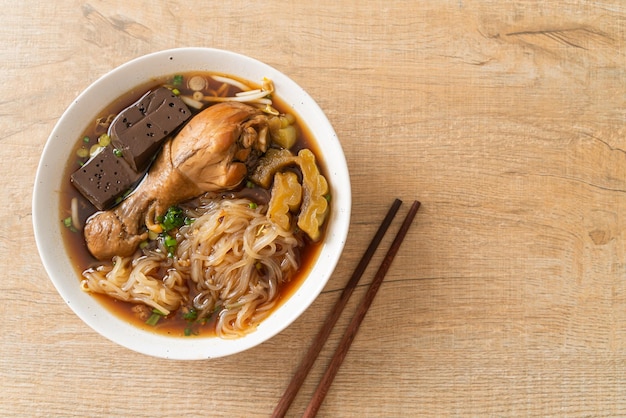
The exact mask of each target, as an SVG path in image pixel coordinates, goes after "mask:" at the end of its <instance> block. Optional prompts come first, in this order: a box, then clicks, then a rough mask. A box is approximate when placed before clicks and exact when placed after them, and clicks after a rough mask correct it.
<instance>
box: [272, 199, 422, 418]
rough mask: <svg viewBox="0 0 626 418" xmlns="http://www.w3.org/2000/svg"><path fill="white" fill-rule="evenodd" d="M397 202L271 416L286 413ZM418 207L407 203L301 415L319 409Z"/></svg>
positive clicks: (417, 204)
mask: <svg viewBox="0 0 626 418" xmlns="http://www.w3.org/2000/svg"><path fill="white" fill-rule="evenodd" d="M401 204H402V201H401V200H400V199H395V200H394V202H393V204H392V205H391V208H389V211H388V212H387V215H386V216H385V218H384V219H383V222H382V223H381V224H380V226H379V228H378V231H376V234H375V235H374V238H373V239H372V242H370V245H369V246H368V247H367V249H366V250H365V253H364V254H363V256H362V257H361V260H360V261H359V263H358V264H357V267H356V269H355V270H354V272H353V273H352V276H351V277H350V280H349V281H348V284H347V285H346V287H345V288H344V290H343V291H342V292H341V295H340V296H339V300H337V302H336V303H335V305H334V306H333V308H332V310H331V312H330V313H329V314H328V317H327V318H326V321H325V322H324V324H323V325H322V327H321V328H320V330H319V332H318V334H317V336H316V337H315V339H314V340H313V343H312V344H311V346H310V347H309V350H308V351H307V353H306V355H305V356H304V358H303V359H302V362H301V363H300V365H299V366H298V369H296V372H295V373H294V375H293V377H292V379H291V381H290V382H289V385H288V386H287V389H286V390H285V392H284V394H283V396H282V397H281V399H280V401H279V402H278V404H277V405H276V408H275V409H274V412H273V413H272V417H275V418H278V417H281V418H282V417H284V416H285V414H286V413H287V410H288V409H289V407H290V406H291V403H292V402H293V400H294V398H295V397H296V394H297V393H298V390H299V389H300V387H301V386H302V383H303V382H304V379H305V378H306V376H307V375H308V373H309V371H310V370H311V367H312V366H313V363H314V362H315V360H316V359H317V356H318V355H319V353H320V351H321V350H322V347H323V346H324V344H325V343H326V340H327V339H328V336H329V335H330V332H331V331H332V329H333V327H334V326H335V324H336V323H337V320H338V319H339V316H340V315H341V312H342V311H343V309H344V308H345V306H346V304H347V303H348V299H350V296H351V295H352V292H353V291H354V289H355V288H356V286H357V284H358V283H359V280H360V279H361V276H362V275H363V273H364V271H365V269H366V268H367V266H368V264H369V262H370V260H371V259H372V257H373V255H374V252H376V249H377V248H378V245H379V244H380V242H381V241H382V239H383V237H384V235H385V233H386V232H387V229H388V228H389V225H391V222H392V221H393V218H394V217H395V215H396V213H397V212H398V209H399V208H400V205H401ZM419 207H420V202H418V201H417V200H416V201H414V202H413V204H412V205H411V208H410V209H409V212H408V213H407V215H406V217H405V219H404V221H403V223H402V226H401V227H400V229H399V231H398V233H397V234H396V237H395V239H394V240H393V242H392V243H391V246H390V247H389V250H388V251H387V254H386V255H385V257H384V259H383V261H382V263H381V265H380V267H379V269H378V271H377V272H376V275H375V276H374V280H373V281H372V283H371V284H370V286H369V288H368V290H367V293H366V294H365V296H364V298H363V300H362V301H361V303H360V304H359V306H358V308H357V311H356V312H355V314H354V316H353V317H352V320H351V322H350V324H349V325H348V328H347V329H346V331H345V333H344V335H343V337H342V339H341V341H340V343H339V346H338V347H337V349H336V351H335V354H334V355H333V358H332V359H331V362H330V364H329V365H328V367H327V369H326V372H325V373H324V375H323V376H322V380H321V381H320V383H319V384H318V386H317V389H316V390H315V393H314V394H313V396H312V397H311V400H310V402H309V405H308V406H307V408H306V410H305V412H304V415H303V416H304V417H314V416H315V415H316V414H317V411H318V410H319V408H320V406H321V405H322V402H323V401H324V398H325V397H326V394H327V393H328V390H329V388H330V385H331V383H332V381H333V379H334V378H335V375H336V374H337V372H338V371H339V367H340V366H341V363H342V362H343V360H344V358H345V357H346V354H347V353H348V349H349V348H350V345H351V344H352V341H353V340H354V337H355V336H356V333H357V331H358V329H359V326H360V325H361V322H362V321H363V318H364V317H365V314H366V313H367V310H368V309H369V307H370V305H371V304H372V302H373V300H374V297H375V296H376V293H377V292H378V289H379V288H380V285H381V284H382V281H383V278H384V277H385V275H386V274H387V271H388V270H389V267H390V266H391V262H392V261H393V259H394V257H395V256H396V253H397V252H398V250H399V249H400V245H401V244H402V241H403V240H404V237H405V236H406V234H407V232H408V230H409V227H410V226H411V222H413V218H415V215H416V213H417V210H418V209H419Z"/></svg>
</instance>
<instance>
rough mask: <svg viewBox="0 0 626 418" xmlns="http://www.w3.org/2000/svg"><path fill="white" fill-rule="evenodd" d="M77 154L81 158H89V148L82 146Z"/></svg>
mask: <svg viewBox="0 0 626 418" xmlns="http://www.w3.org/2000/svg"><path fill="white" fill-rule="evenodd" d="M76 155H77V156H78V157H80V158H87V157H89V150H88V149H87V148H85V147H80V148H79V149H78V151H76Z"/></svg>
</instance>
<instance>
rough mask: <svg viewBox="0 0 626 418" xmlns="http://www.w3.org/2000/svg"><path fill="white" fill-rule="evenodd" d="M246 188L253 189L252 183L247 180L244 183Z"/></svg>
mask: <svg viewBox="0 0 626 418" xmlns="http://www.w3.org/2000/svg"><path fill="white" fill-rule="evenodd" d="M246 187H247V188H248V189H254V183H253V182H252V181H251V180H248V181H247V182H246Z"/></svg>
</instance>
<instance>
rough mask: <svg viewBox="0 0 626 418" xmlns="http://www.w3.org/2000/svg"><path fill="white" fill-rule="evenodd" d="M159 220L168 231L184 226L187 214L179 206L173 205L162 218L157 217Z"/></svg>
mask: <svg viewBox="0 0 626 418" xmlns="http://www.w3.org/2000/svg"><path fill="white" fill-rule="evenodd" d="M157 220H158V221H159V223H160V224H161V226H162V227H163V230H164V231H165V232H167V231H171V230H172V229H175V228H180V227H181V226H183V225H184V223H185V214H184V213H183V210H182V209H181V208H179V207H178V206H171V207H170V208H169V209H168V210H167V212H165V215H164V216H163V217H162V218H161V219H159V218H157Z"/></svg>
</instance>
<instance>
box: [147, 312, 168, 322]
mask: <svg viewBox="0 0 626 418" xmlns="http://www.w3.org/2000/svg"><path fill="white" fill-rule="evenodd" d="M164 316H166V315H165V313H163V312H161V311H160V310H158V309H153V310H152V315H150V318H148V320H147V321H146V324H148V325H150V326H155V325H156V324H157V323H158V322H159V320H160V319H161V318H162V317H164Z"/></svg>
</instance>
